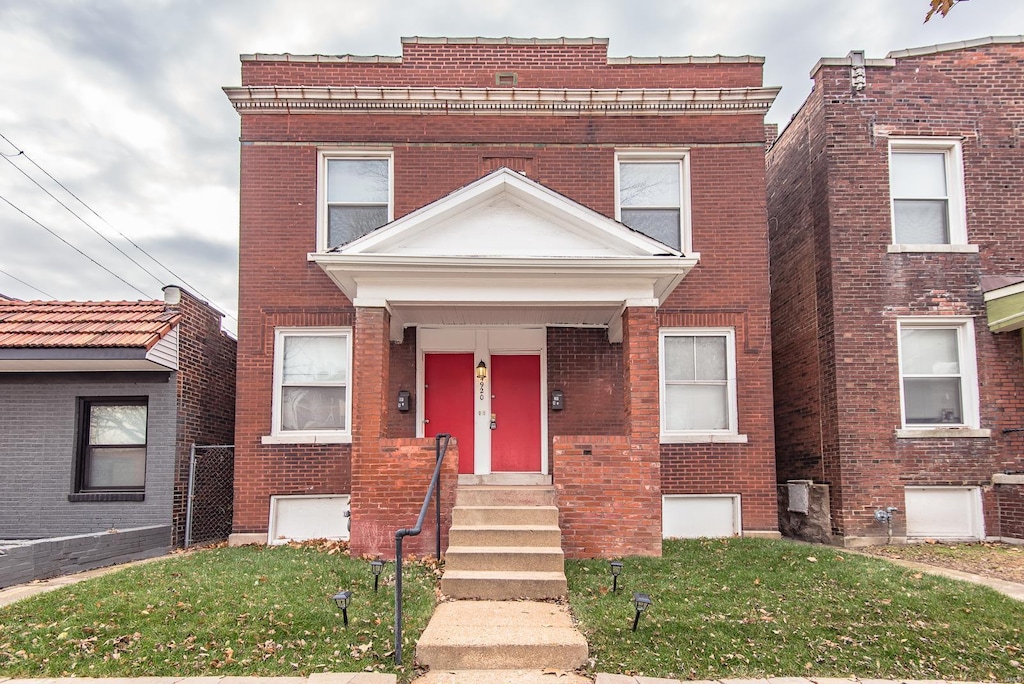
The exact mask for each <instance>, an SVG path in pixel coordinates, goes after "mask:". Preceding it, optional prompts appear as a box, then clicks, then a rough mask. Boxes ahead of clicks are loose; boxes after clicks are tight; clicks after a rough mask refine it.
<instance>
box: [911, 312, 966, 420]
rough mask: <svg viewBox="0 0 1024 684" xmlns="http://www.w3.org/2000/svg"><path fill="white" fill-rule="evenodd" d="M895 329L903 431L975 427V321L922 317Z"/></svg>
mask: <svg viewBox="0 0 1024 684" xmlns="http://www.w3.org/2000/svg"><path fill="white" fill-rule="evenodd" d="M897 325H898V327H899V367H900V400H901V405H902V415H903V428H904V430H905V431H907V432H912V431H914V430H922V431H928V430H941V429H943V428H978V427H979V410H978V371H977V361H976V359H975V350H974V321H973V320H971V319H970V318H958V317H948V318H947V317H935V316H927V317H923V316H922V317H913V318H901V319H899V321H898V322H897Z"/></svg>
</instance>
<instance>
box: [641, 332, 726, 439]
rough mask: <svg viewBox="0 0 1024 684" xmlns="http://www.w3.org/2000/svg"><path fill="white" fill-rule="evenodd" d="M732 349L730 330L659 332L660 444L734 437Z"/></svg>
mask: <svg viewBox="0 0 1024 684" xmlns="http://www.w3.org/2000/svg"><path fill="white" fill-rule="evenodd" d="M735 347H736V338H735V332H734V331H733V329H732V328H664V329H662V331H661V435H662V441H663V442H672V441H676V440H675V439H673V438H678V441H713V437H715V436H722V435H729V436H733V437H735V438H738V437H740V436H739V435H736V432H737V422H736V349H735ZM735 441H741V440H735Z"/></svg>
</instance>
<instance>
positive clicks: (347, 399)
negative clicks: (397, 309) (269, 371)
mask: <svg viewBox="0 0 1024 684" xmlns="http://www.w3.org/2000/svg"><path fill="white" fill-rule="evenodd" d="M351 368H352V330H351V328H278V329H277V330H276V331H275V335H274V396H273V411H274V415H273V420H272V429H271V435H270V436H269V437H264V438H263V441H264V442H265V443H304V442H324V443H331V442H335V443H344V442H350V441H351V439H352V421H351V413H352V412H351V404H352V401H351V393H352V382H351Z"/></svg>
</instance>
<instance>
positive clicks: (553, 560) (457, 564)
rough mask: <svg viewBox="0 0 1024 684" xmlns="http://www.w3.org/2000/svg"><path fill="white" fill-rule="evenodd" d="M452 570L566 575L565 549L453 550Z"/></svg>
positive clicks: (449, 563)
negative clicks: (563, 551)
mask: <svg viewBox="0 0 1024 684" xmlns="http://www.w3.org/2000/svg"><path fill="white" fill-rule="evenodd" d="M444 567H445V573H447V572H448V571H449V570H512V571H521V570H526V571H532V572H561V573H564V572H565V554H564V553H562V547H561V546H449V547H448V552H447V553H446V554H445V562H444Z"/></svg>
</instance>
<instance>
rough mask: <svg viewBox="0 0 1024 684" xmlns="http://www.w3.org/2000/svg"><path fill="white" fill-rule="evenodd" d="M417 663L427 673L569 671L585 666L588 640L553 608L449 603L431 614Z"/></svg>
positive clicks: (418, 646)
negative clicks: (524, 669) (528, 669)
mask: <svg viewBox="0 0 1024 684" xmlns="http://www.w3.org/2000/svg"><path fill="white" fill-rule="evenodd" d="M416 659H417V660H418V661H419V663H420V664H421V665H426V666H428V667H429V668H430V669H431V670H468V669H474V670H511V669H516V668H520V667H522V666H523V665H524V664H527V663H529V665H530V666H531V667H534V668H537V669H553V670H562V671H570V670H575V669H576V668H578V667H580V666H582V665H583V664H584V663H586V660H587V640H586V639H584V638H583V635H582V634H580V633H579V632H578V631H577V630H576V629H575V628H574V627H573V624H572V619H571V618H570V617H569V613H568V611H567V610H566V609H565V607H564V606H560V605H558V604H554V603H539V602H535V601H450V602H447V603H441V604H440V605H438V607H437V610H435V611H434V615H433V617H432V618H431V619H430V623H429V624H428V625H427V628H426V629H425V630H424V631H423V635H422V636H421V637H420V640H419V643H417V644H416Z"/></svg>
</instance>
